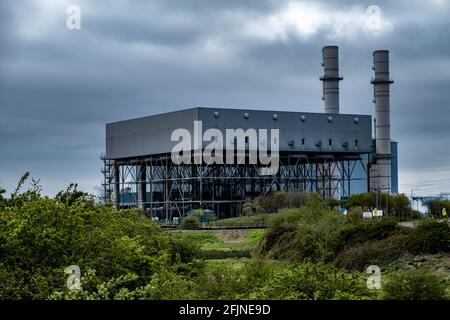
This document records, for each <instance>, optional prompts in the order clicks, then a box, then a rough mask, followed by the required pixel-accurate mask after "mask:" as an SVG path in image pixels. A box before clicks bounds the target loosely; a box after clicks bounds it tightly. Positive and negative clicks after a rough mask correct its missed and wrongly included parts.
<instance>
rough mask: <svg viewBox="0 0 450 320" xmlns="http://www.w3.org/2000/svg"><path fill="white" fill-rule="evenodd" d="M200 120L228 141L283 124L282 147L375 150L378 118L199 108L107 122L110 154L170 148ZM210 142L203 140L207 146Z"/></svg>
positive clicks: (132, 154)
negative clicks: (231, 133) (232, 132)
mask: <svg viewBox="0 0 450 320" xmlns="http://www.w3.org/2000/svg"><path fill="white" fill-rule="evenodd" d="M329 117H331V121H329ZM196 120H197V121H202V126H203V132H205V130H207V129H209V128H217V129H219V130H220V131H221V132H222V134H223V138H224V140H225V139H226V135H225V131H226V129H244V130H247V129H250V128H253V129H256V130H259V129H267V130H268V131H269V132H270V129H279V130H280V131H279V133H280V151H292V152H324V153H330V152H340V153H355V152H356V153H370V152H371V143H372V139H371V130H372V121H371V117H370V116H368V115H347V114H333V115H330V114H322V113H307V112H285V111H278V110H277V111H264V110H249V109H221V108H193V109H185V110H180V111H176V112H170V113H164V114H159V115H155V116H149V117H144V118H138V119H132V120H126V121H120V122H114V123H109V124H107V125H106V157H107V158H109V159H120V158H131V157H138V156H145V155H154V154H162V153H170V152H171V150H172V148H173V146H175V145H176V144H177V143H178V142H176V141H175V142H172V141H171V134H172V132H173V130H175V129H178V128H184V129H187V130H189V131H190V132H191V135H192V136H193V130H194V121H196ZM319 141H320V146H318V142H319ZM208 144H209V142H203V146H204V147H205V146H206V145H208ZM224 145H225V141H224Z"/></svg>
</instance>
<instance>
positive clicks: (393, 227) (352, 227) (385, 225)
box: [334, 218, 400, 252]
mask: <svg viewBox="0 0 450 320" xmlns="http://www.w3.org/2000/svg"><path fill="white" fill-rule="evenodd" d="M399 231H400V227H399V226H398V224H397V222H396V221H395V220H394V219H389V218H382V219H381V220H376V221H375V220H374V221H372V220H371V221H364V220H359V221H357V222H356V223H350V224H346V225H345V226H343V227H342V228H341V229H340V230H339V231H338V237H337V239H336V244H335V248H334V250H335V251H337V252H339V251H341V250H343V249H345V248H346V247H350V246H352V245H354V244H361V243H364V242H366V241H368V240H382V239H386V238H387V237H390V236H392V235H394V234H396V233H398V232H399Z"/></svg>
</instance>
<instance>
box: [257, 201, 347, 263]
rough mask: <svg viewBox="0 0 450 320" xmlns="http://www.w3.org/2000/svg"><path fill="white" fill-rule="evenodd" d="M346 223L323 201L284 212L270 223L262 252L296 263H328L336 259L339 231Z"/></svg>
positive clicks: (311, 202)
mask: <svg viewBox="0 0 450 320" xmlns="http://www.w3.org/2000/svg"><path fill="white" fill-rule="evenodd" d="M343 223H344V219H343V218H342V216H340V215H339V213H338V212H336V211H333V210H330V209H328V208H326V207H325V205H324V203H323V201H321V200H312V201H310V202H308V204H307V205H306V206H303V207H301V208H297V209H285V210H282V211H280V212H279V213H278V214H277V215H275V216H274V217H273V218H272V219H271V221H270V223H269V226H270V229H269V231H268V232H267V234H266V235H265V237H264V242H263V243H262V245H261V252H262V253H265V254H268V256H270V257H275V258H288V259H290V260H294V261H301V260H304V259H307V258H308V259H311V260H312V261H328V260H330V259H331V257H332V255H333V249H334V243H335V237H336V230H338V229H339V226H340V225H342V224H343Z"/></svg>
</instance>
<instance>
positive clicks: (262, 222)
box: [214, 213, 273, 227]
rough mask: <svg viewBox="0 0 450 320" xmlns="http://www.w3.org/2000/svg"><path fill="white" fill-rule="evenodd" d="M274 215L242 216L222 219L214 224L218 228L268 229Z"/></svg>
mask: <svg viewBox="0 0 450 320" xmlns="http://www.w3.org/2000/svg"><path fill="white" fill-rule="evenodd" d="M272 216H273V214H268V213H263V214H257V215H252V216H242V217H235V218H228V219H221V220H217V221H215V222H214V224H215V226H216V227H266V226H267V222H268V220H269V219H270V218H271V217H272Z"/></svg>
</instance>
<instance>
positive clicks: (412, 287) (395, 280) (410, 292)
mask: <svg viewBox="0 0 450 320" xmlns="http://www.w3.org/2000/svg"><path fill="white" fill-rule="evenodd" d="M447 286H448V284H447V283H446V281H445V280H444V279H440V278H439V277H437V276H436V275H434V274H433V273H431V271H430V270H427V269H421V270H408V271H403V272H396V273H394V274H392V275H391V276H390V279H389V281H388V282H387V283H386V284H385V285H384V287H383V289H384V290H383V291H384V298H385V299H389V300H442V299H446V288H447Z"/></svg>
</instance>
